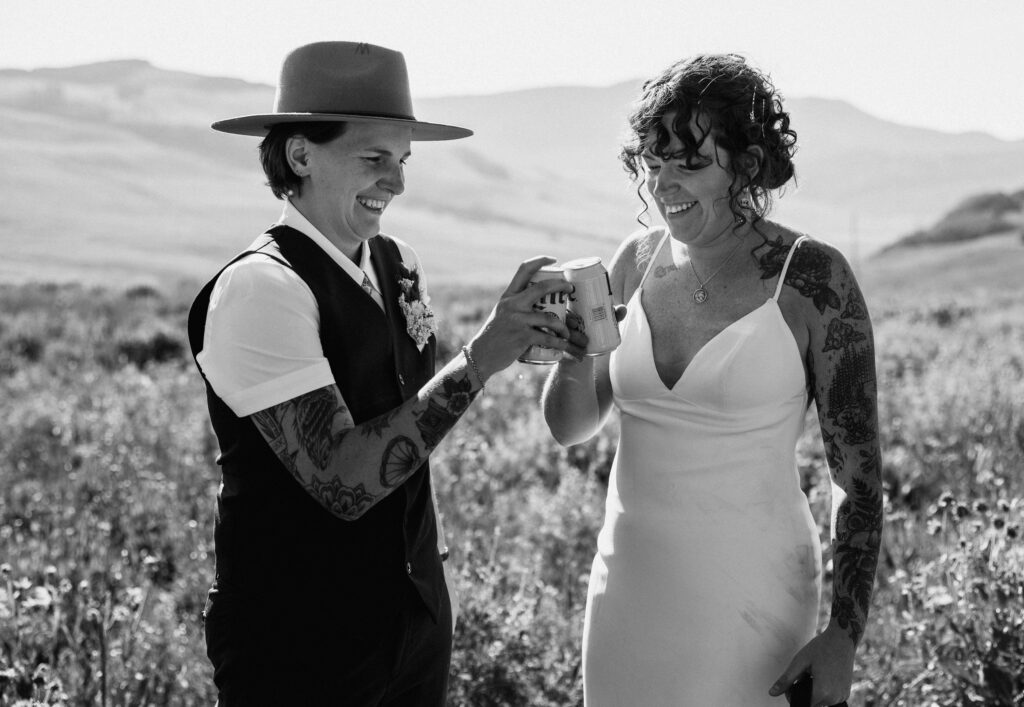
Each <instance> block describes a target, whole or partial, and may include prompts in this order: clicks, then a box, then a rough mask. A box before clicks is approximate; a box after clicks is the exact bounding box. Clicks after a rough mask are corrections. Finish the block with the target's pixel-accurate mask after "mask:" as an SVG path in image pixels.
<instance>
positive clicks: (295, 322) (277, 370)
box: [196, 201, 426, 417]
mask: <svg viewBox="0 0 1024 707" xmlns="http://www.w3.org/2000/svg"><path fill="white" fill-rule="evenodd" d="M278 224H282V225H286V226H290V227H292V228H294V229H296V230H297V231H301V232H302V233H303V234H305V235H306V236H308V237H309V238H310V240H312V241H313V242H314V243H316V244H317V245H318V246H319V247H320V248H321V249H322V250H323V251H324V253H325V254H326V255H327V256H328V257H330V258H331V259H332V260H334V261H335V262H336V263H337V264H338V265H339V266H341V268H342V270H344V271H345V272H346V273H347V274H348V275H349V276H350V277H351V278H352V279H353V280H354V281H355V282H356V284H359V285H360V286H362V285H363V282H364V280H365V279H369V282H370V285H371V286H372V289H373V292H372V293H371V296H373V297H374V300H375V301H376V302H377V304H378V306H380V307H381V308H383V306H384V303H383V300H382V299H381V296H380V283H379V282H378V280H377V275H376V273H375V272H374V270H373V264H372V262H371V256H370V249H369V248H367V247H365V246H364V247H363V248H361V249H360V250H361V255H360V262H359V265H357V264H356V263H354V262H352V261H351V260H350V259H349V258H348V257H346V256H345V254H344V253H342V252H341V251H340V250H338V248H337V247H335V246H334V244H332V243H331V242H330V241H329V240H328V239H327V238H326V237H325V236H324V235H323V234H322V233H320V231H318V230H317V229H316V228H315V227H314V226H313V224H311V223H310V222H309V221H308V220H307V219H306V217H305V216H303V215H302V214H301V213H300V212H299V210H298V209H297V208H295V206H294V205H293V204H291V202H287V201H286V202H285V206H284V209H283V211H282V213H281V218H280V219H279V220H278ZM391 238H392V239H393V240H394V241H395V242H396V243H397V244H398V248H399V252H400V253H401V255H402V260H403V261H404V262H405V264H406V266H408V267H411V268H415V269H416V270H419V271H420V286H421V288H423V293H424V295H426V282H425V279H424V276H423V271H422V268H421V267H420V264H419V258H418V257H417V256H416V252H415V251H414V250H413V249H412V248H411V247H410V246H409V245H408V244H406V243H404V242H403V241H401V240H399V239H397V238H394V237H393V236H392V237H391ZM272 240H273V239H272V238H270V237H269V236H267V235H266V234H263V235H261V236H260V237H259V238H257V239H256V240H255V241H253V243H252V245H251V246H250V247H249V248H247V250H256V249H258V248H261V247H262V248H263V250H262V251H261V253H260V254H253V255H249V256H246V257H245V258H242V259H241V260H239V261H238V262H236V263H233V264H232V265H230V266H229V267H227V268H226V269H225V270H224V272H222V273H221V275H220V277H219V278H218V279H217V282H216V284H215V285H214V288H213V291H212V292H211V294H210V306H209V309H208V310H207V315H206V329H205V331H204V334H203V350H202V351H201V352H200V353H199V355H198V356H197V357H196V358H197V360H198V362H199V365H200V366H201V367H202V369H203V372H204V373H205V374H206V378H207V380H208V381H209V382H210V386H211V387H212V388H213V390H214V392H216V393H217V395H218V396H219V397H220V398H221V399H222V400H223V401H224V402H225V403H226V404H227V405H228V407H230V408H231V410H232V412H234V413H235V414H236V415H238V416H239V417H244V416H246V415H251V414H253V413H254V412H259V411H260V410H265V409H267V408H269V407H272V406H274V405H279V404H280V403H283V402H286V401H288V400H291V399H292V398H295V397H297V396H299V395H302V394H304V393H308V392H310V391H312V390H316V389H317V388H323V387H324V386H327V385H331V384H333V383H334V382H335V380H334V376H333V375H332V374H331V368H330V365H329V364H328V362H327V359H326V358H325V357H324V352H323V348H322V347H321V346H320V314H319V311H318V309H317V305H316V298H315V297H314V296H313V292H312V291H311V290H310V289H309V286H308V285H306V283H305V282H304V281H303V280H302V278H301V277H299V276H298V275H297V274H296V273H295V271H294V270H292V269H291V268H289V267H286V266H284V265H282V264H281V263H279V262H278V261H276V260H274V259H273V258H271V257H268V256H267V255H263V254H262V253H267V254H269V255H273V256H274V257H276V258H280V259H281V260H285V262H287V260H286V259H285V258H284V257H283V256H282V255H281V252H280V250H279V249H278V247H277V244H276V243H273V242H272ZM268 244H269V245H268ZM364 289H365V288H364Z"/></svg>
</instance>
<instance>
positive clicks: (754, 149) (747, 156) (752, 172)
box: [740, 145, 764, 180]
mask: <svg viewBox="0 0 1024 707" xmlns="http://www.w3.org/2000/svg"><path fill="white" fill-rule="evenodd" d="M763 161H764V150H762V149H761V146H760V145H751V146H750V147H748V148H747V149H746V151H745V152H744V153H743V155H742V156H741V159H740V166H741V168H742V170H743V173H744V174H746V175H747V177H748V178H749V179H751V180H753V179H754V177H756V176H757V174H758V172H760V171H761V163H762V162H763Z"/></svg>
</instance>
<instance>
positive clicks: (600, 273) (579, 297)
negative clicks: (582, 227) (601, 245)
mask: <svg viewBox="0 0 1024 707" xmlns="http://www.w3.org/2000/svg"><path fill="white" fill-rule="evenodd" d="M562 269H563V270H564V271H565V279H566V280H568V281H569V282H571V283H572V284H573V286H574V287H575V290H574V291H573V293H572V294H570V295H569V305H568V310H569V311H570V312H572V313H573V314H575V315H576V316H578V317H579V318H580V322H581V327H582V329H583V333H584V334H586V335H587V351H586V355H587V356H600V355H601V354H606V353H608V352H609V351H614V350H615V349H616V348H617V347H618V345H619V343H621V341H622V339H621V338H620V337H619V324H618V322H616V321H615V303H614V302H612V283H611V279H610V278H609V277H608V271H607V270H605V267H604V265H602V264H601V259H600V258H596V257H595V258H579V259H577V260H570V261H569V262H568V263H565V264H564V265H563V266H562Z"/></svg>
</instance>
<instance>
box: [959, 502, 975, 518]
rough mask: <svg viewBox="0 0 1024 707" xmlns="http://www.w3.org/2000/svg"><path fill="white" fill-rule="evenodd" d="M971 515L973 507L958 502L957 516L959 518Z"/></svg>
mask: <svg viewBox="0 0 1024 707" xmlns="http://www.w3.org/2000/svg"><path fill="white" fill-rule="evenodd" d="M969 515H971V509H970V508H968V507H967V506H965V505H964V504H962V503H958V504H956V517H957V518H966V517H967V516H969Z"/></svg>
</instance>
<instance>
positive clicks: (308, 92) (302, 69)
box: [210, 42, 473, 140]
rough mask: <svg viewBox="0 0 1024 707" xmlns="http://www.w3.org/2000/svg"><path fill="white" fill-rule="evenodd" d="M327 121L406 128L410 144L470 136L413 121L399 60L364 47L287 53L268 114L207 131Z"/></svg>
mask: <svg viewBox="0 0 1024 707" xmlns="http://www.w3.org/2000/svg"><path fill="white" fill-rule="evenodd" d="M332 121H342V122H355V123H359V122H362V123H398V124H402V125H407V126H410V127H411V128H412V139H413V140H457V139H458V138H463V137H469V136H470V135H472V134H473V131H472V130H468V129H466V128H460V127H457V126H455V125H444V124H442V123H428V122H425V121H422V120H417V119H416V118H414V117H413V111H412V93H411V91H410V90H409V74H408V72H407V71H406V69H405V57H403V56H402V53H401V52H398V51H395V50H394V49H387V48H386V47H378V46H377V45H375V44H366V43H364V42H314V43H313V44H307V45H305V46H302V47H299V48H298V49H295V50H293V51H292V52H291V53H289V54H288V56H286V57H285V60H284V62H283V64H282V65H281V74H280V77H279V80H278V82H277V92H276V93H275V94H274V112H273V113H257V114H253V115H242V116H238V117H237V118H228V119H226V120H218V121H216V122H215V123H213V125H211V126H210V127H212V128H213V129H214V130H219V131H221V132H225V133H234V134H236V135H254V136H258V137H260V136H265V135H267V133H268V132H269V131H270V130H271V129H272V128H273V127H274V126H275V125H281V124H282V123H311V122H316V123H321V122H332Z"/></svg>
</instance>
